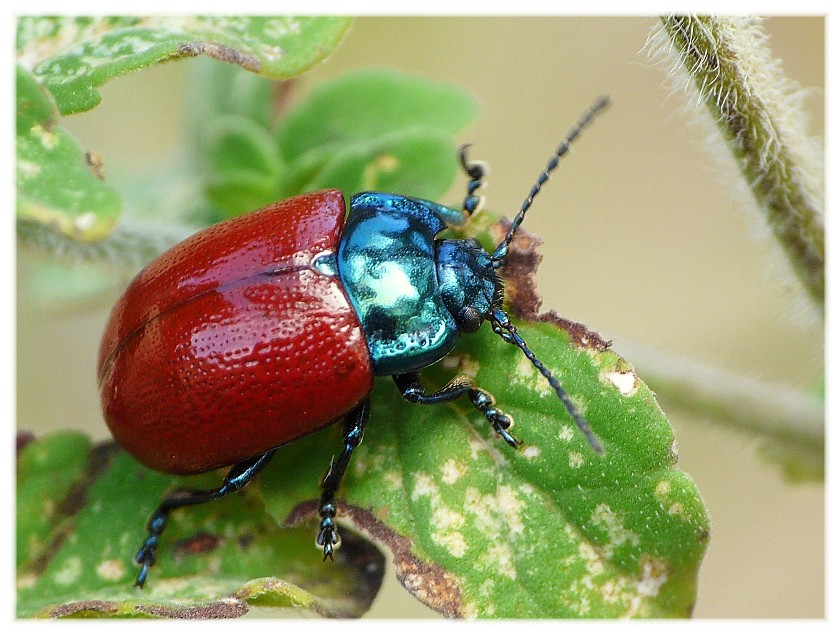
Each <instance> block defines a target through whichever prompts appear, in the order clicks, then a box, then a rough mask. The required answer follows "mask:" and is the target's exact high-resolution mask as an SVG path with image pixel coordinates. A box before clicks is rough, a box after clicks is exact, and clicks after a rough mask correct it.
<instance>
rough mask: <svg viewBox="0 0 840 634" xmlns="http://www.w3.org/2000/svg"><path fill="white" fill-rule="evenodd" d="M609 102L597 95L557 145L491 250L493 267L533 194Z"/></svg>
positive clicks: (502, 255)
mask: <svg viewBox="0 0 840 634" xmlns="http://www.w3.org/2000/svg"><path fill="white" fill-rule="evenodd" d="M609 104H610V98H609V97H606V96H603V97H599V98H598V100H597V101H596V102H595V103H594V104H592V106H590V108H589V110H587V111H586V114H584V115H583V116H582V117H581V118H580V121H578V122H577V124H576V125H575V127H573V128H572V129H571V130H570V131H569V134H568V135H567V136H566V139H565V140H564V141H563V142H562V143H561V144H560V145H559V146H558V148H557V150H556V151H555V152H554V156H552V157H551V159H550V160H549V161H548V164H547V165H546V166H545V169H544V170H543V171H542V173H540V175H539V177H538V178H537V182H536V183H534V185H533V187H531V191H530V192H529V193H528V196H527V198H525V202H523V203H522V207H521V208H520V209H519V213H518V214H516V217H515V218H514V219H513V222H512V223H511V225H510V229H508V232H507V235H506V236H505V239H504V240H502V242H501V243H500V244H499V246H497V247H496V250H495V251H494V252H493V256H492V258H491V261H492V262H493V268H499V267H500V266H501V265H502V264H504V262H505V258H506V257H507V255H508V247H509V246H510V243H511V241H512V240H513V236H514V234H515V233H516V231H517V229H519V225H521V224H522V221H523V220H524V219H525V212H527V211H528V209H530V207H531V204H532V203H533V202H534V196H536V195H537V194H539V193H540V190H541V189H542V186H543V185H544V184H545V182H546V181H547V180H548V177H549V175H550V174H551V172H553V171H554V169H555V168H556V167H557V164H558V163H559V162H560V157H562V156H563V155H564V154H565V153H566V152H568V151H569V146H570V145H571V144H572V142H574V140H575V139H577V137H578V135H579V134H580V133H581V131H582V130H583V129H584V128H585V127H586V126H587V125H589V123H590V122H591V121H592V119H594V118H595V115H597V114H598V113H599V112H600V111H601V110H603V109H604V108H606V107H607V106H608V105H609Z"/></svg>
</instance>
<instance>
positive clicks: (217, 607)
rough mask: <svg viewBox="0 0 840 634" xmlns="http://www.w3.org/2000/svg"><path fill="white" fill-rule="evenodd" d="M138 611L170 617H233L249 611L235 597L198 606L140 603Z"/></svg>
mask: <svg viewBox="0 0 840 634" xmlns="http://www.w3.org/2000/svg"><path fill="white" fill-rule="evenodd" d="M137 611H138V612H142V613H144V614H149V615H151V616H159V617H163V618H168V619H233V618H236V617H239V616H242V615H243V614H245V613H246V612H247V611H248V604H247V603H245V602H244V601H241V600H240V599H236V598H234V597H227V598H225V599H221V600H220V601H214V602H213V603H206V604H204V605H196V606H175V605H142V604H141V605H138V606H137Z"/></svg>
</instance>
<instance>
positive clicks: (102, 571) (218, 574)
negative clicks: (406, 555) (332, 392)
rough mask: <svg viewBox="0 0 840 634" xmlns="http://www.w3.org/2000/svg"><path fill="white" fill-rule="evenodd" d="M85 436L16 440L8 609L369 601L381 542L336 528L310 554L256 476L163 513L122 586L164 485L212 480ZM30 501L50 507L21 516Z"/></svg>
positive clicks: (143, 612)
mask: <svg viewBox="0 0 840 634" xmlns="http://www.w3.org/2000/svg"><path fill="white" fill-rule="evenodd" d="M89 445H90V442H89V441H88V440H87V439H86V438H85V437H84V436H81V435H80V434H76V433H70V432H60V433H56V434H52V435H50V436H47V437H45V438H43V439H41V440H36V441H33V442H30V443H28V444H27V445H26V446H25V447H24V448H23V449H22V450H21V453H20V456H19V462H18V496H17V504H18V518H19V521H18V525H17V529H18V534H17V541H18V544H21V545H24V546H25V552H24V553H23V556H22V557H20V560H19V562H18V571H17V585H18V602H17V615H18V617H20V618H26V617H60V616H113V617H127V616H159V617H160V616H166V617H175V618H221V617H234V616H241V615H242V614H244V613H245V612H247V611H248V608H249V606H250V605H259V606H268V607H274V608H280V609H281V610H279V611H278V613H277V614H278V616H280V615H284V614H286V615H291V616H294V615H297V616H300V615H303V614H306V613H312V614H317V615H323V616H334V617H357V616H360V615H361V614H363V613H364V612H365V611H366V610H367V609H368V608H369V607H370V604H371V602H372V600H373V598H374V597H375V596H376V593H377V592H378V590H379V586H380V584H381V581H382V574H383V570H384V558H383V556H382V555H381V553H379V551H378V550H376V549H375V548H373V547H372V546H371V545H370V544H369V543H367V542H366V541H364V540H362V539H360V538H358V537H355V536H354V535H352V534H346V535H345V536H344V537H345V544H346V546H347V548H346V549H342V550H343V552H342V553H340V556H339V557H337V558H336V561H335V562H334V563H333V564H332V565H330V566H323V565H312V561H313V555H315V557H314V560H315V561H316V562H317V563H319V564H320V561H318V557H317V552H316V551H315V548H314V546H313V538H312V531H313V529H314V527H313V526H302V527H299V528H296V529H294V530H287V529H281V528H279V527H278V526H277V524H276V522H274V521H273V519H272V518H271V517H270V516H268V515H266V513H265V510H264V507H263V503H262V500H261V498H260V487H259V486H252V487H249V488H248V490H247V491H246V492H245V493H244V494H240V495H232V496H228V497H226V498H224V499H222V500H219V501H217V502H215V503H213V504H207V505H202V506H199V507H193V508H189V509H182V510H180V511H176V512H174V513H173V514H172V517H171V522H170V526H169V527H168V528H167V530H166V533H165V537H164V539H163V542H162V546H161V549H160V559H159V562H158V564H157V565H156V566H155V567H154V569H153V576H152V578H151V579H150V581H149V582H148V583H147V585H146V587H145V588H143V589H138V588H135V587H133V583H134V579H135V576H136V574H137V571H138V568H137V565H136V564H135V563H134V561H133V556H134V553H135V552H136V549H137V548H138V547H139V546H140V544H141V542H142V540H143V539H144V538H145V535H146V533H145V529H144V525H145V522H146V519H147V518H148V516H149V515H150V514H151V512H152V510H153V508H154V506H155V505H156V504H157V503H158V501H159V500H160V499H161V496H162V495H163V494H164V492H166V491H171V489H172V488H173V487H175V486H179V487H182V486H187V487H191V488H210V487H214V486H218V484H219V480H220V477H219V475H218V474H213V473H211V474H206V475H203V476H197V477H193V478H177V479H176V478H172V477H171V476H165V475H162V474H158V473H155V472H153V471H151V470H149V469H147V468H145V467H142V466H141V465H139V464H138V463H137V462H136V461H134V460H133V459H132V458H130V457H129V456H128V455H127V454H125V453H124V452H122V451H121V450H119V449H118V448H117V447H116V445H114V444H113V443H106V444H104V445H97V446H94V447H93V448H89ZM55 483H63V484H65V485H68V486H66V488H65V489H62V488H61V487H58V488H56V486H55ZM47 491H51V494H49V493H47ZM39 509H50V510H51V512H50V513H48V514H46V515H45V516H44V518H43V521H42V522H35V521H33V520H28V521H22V520H25V518H26V517H31V516H32V515H33V514H34V513H33V511H37V510H39ZM45 524H46V526H45Z"/></svg>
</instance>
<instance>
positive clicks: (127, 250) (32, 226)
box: [17, 218, 196, 269]
mask: <svg viewBox="0 0 840 634" xmlns="http://www.w3.org/2000/svg"><path fill="white" fill-rule="evenodd" d="M195 231H196V229H195V228H191V227H184V226H175V225H173V226H161V225H159V224H152V223H148V222H146V223H144V222H142V221H138V220H134V221H133V220H130V219H126V218H123V219H122V220H120V222H119V224H118V225H117V226H116V228H115V229H114V230H113V232H111V234H110V235H109V236H108V237H107V238H105V239H104V240H99V241H96V242H84V241H80V240H75V239H73V238H70V237H69V236H66V235H65V234H63V233H61V232H60V231H58V230H56V229H54V228H52V227H50V226H48V225H44V224H42V223H40V222H36V221H30V220H21V219H19V220H18V222H17V232H18V237H19V238H20V240H21V244H26V245H29V246H31V247H35V248H38V249H39V250H41V251H42V252H43V253H48V254H51V255H52V256H55V257H57V258H63V259H66V260H77V261H78V260H82V261H92V262H101V263H103V264H112V265H118V266H125V267H130V268H134V269H139V268H141V267H142V266H145V265H146V264H148V263H149V262H150V261H151V260H153V259H154V258H155V257H157V256H158V255H160V254H161V253H163V252H164V251H166V250H167V249H168V248H169V247H171V246H173V245H174V244H176V243H178V242H180V241H181V240H183V239H184V238H186V237H187V236H189V235H190V234H192V233H194V232H195Z"/></svg>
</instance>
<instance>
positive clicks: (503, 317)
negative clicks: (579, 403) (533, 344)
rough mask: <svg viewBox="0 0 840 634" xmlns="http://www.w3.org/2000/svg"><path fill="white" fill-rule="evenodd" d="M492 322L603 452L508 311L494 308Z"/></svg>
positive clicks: (569, 399)
mask: <svg viewBox="0 0 840 634" xmlns="http://www.w3.org/2000/svg"><path fill="white" fill-rule="evenodd" d="M490 323H492V324H493V332H495V333H496V334H497V335H500V336H501V337H502V339H504V340H505V341H507V342H508V343H511V344H513V345H515V346H516V347H517V348H519V349H520V350H522V352H524V353H525V356H526V357H528V360H529V361H530V362H531V363H533V364H534V367H535V368H537V370H539V371H540V374H542V375H543V376H544V377H545V378H546V380H547V381H548V383H549V385H551V387H552V388H553V389H554V393H555V394H557V397H558V398H559V399H560V400H561V401H563V405H565V406H566V411H568V412H569V414H570V415H571V417H572V418H574V419H575V424H576V425H577V426H578V429H580V431H582V432H583V435H584V436H586V440H587V441H589V446H590V447H592V449H593V450H594V451H595V452H597V453H599V454H603V453H604V447H603V445H602V444H601V441H600V440H598V436H596V435H595V432H594V431H592V426H591V425H590V424H589V422H588V421H587V420H586V419H585V418H584V417H583V416H581V414H580V412H579V411H578V409H577V407H575V404H574V403H573V402H572V399H571V398H570V397H569V394H568V393H567V392H566V390H564V389H563V386H562V385H560V382H559V381H558V380H557V379H555V378H554V376H552V374H551V372H550V371H549V369H548V368H547V367H545V366H544V365H543V363H542V361H540V360H539V359H537V357H536V355H535V354H534V353H533V352H531V349H530V348H529V347H528V344H526V343H525V341H524V340H523V339H522V337H521V335H520V334H519V333H518V332H517V330H516V327H515V326H514V325H513V324H512V323H511V321H510V318H509V317H508V316H507V313H505V312H504V311H503V310H502V309H501V308H494V309H493V312H492V314H491V315H490Z"/></svg>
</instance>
